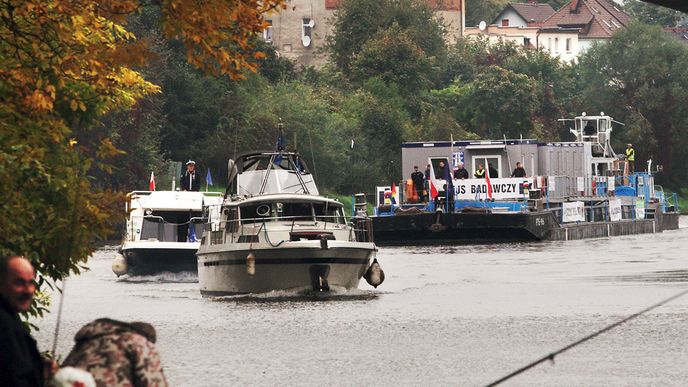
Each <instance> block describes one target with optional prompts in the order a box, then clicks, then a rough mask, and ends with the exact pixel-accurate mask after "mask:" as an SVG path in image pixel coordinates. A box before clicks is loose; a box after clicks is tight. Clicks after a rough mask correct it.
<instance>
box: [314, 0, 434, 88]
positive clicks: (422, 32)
mask: <svg viewBox="0 0 688 387" xmlns="http://www.w3.org/2000/svg"><path fill="white" fill-rule="evenodd" d="M371 15H374V17H371ZM392 25H397V26H398V28H399V29H400V30H403V31H406V35H407V36H408V37H409V38H410V39H411V40H412V42H413V43H415V45H416V46H418V47H419V48H420V49H421V50H422V52H423V53H424V55H425V56H427V57H435V58H437V60H441V59H442V58H444V56H445V50H446V48H445V44H444V34H445V28H444V26H443V25H442V23H441V21H440V20H438V19H436V18H435V14H434V11H433V10H432V9H431V8H430V7H429V6H428V4H427V3H426V2H424V1H421V0H381V1H379V0H347V1H345V2H343V3H342V5H341V6H340V8H339V9H338V10H337V14H336V16H335V19H334V24H333V31H332V34H331V35H330V36H329V37H328V40H327V51H328V52H329V53H330V58H331V61H332V63H334V65H335V66H336V67H337V68H338V69H339V70H340V71H342V72H343V73H344V74H348V73H349V72H350V70H351V65H352V63H353V62H354V61H355V60H356V57H357V56H359V55H360V53H361V50H362V48H363V47H364V45H365V44H366V42H367V41H369V40H370V39H373V38H374V37H375V36H378V34H379V32H380V31H383V30H386V29H388V28H390V27H391V26H392Z"/></svg>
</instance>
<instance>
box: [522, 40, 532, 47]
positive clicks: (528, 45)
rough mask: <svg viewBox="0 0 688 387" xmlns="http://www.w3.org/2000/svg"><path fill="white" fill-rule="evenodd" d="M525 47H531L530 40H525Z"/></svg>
mask: <svg viewBox="0 0 688 387" xmlns="http://www.w3.org/2000/svg"><path fill="white" fill-rule="evenodd" d="M523 45H524V46H525V47H530V38H523Z"/></svg>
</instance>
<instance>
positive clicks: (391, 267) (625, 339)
mask: <svg viewBox="0 0 688 387" xmlns="http://www.w3.org/2000/svg"><path fill="white" fill-rule="evenodd" d="M681 221H682V224H684V225H685V222H686V218H685V217H683V218H682V219H681ZM115 252H116V247H106V248H102V249H100V250H99V251H98V252H97V253H96V254H95V256H94V257H93V258H92V259H91V260H90V261H89V266H90V268H91V270H90V271H89V272H87V273H85V274H84V275H82V276H80V277H77V278H73V279H70V280H69V282H68V286H67V294H66V298H65V309H64V316H63V320H62V332H61V333H60V339H59V343H58V344H59V345H58V351H59V353H60V354H62V355H63V356H64V355H66V353H67V352H68V351H69V348H70V347H71V340H72V339H71V338H72V337H73V335H74V334H75V333H76V331H77V330H78V329H79V327H81V326H82V325H83V324H85V323H87V322H88V321H91V320H93V319H96V318H100V317H106V316H107V317H112V318H117V319H122V320H143V321H149V322H151V323H153V324H154V325H155V327H156V328H157V330H158V337H159V339H158V344H157V345H158V349H159V350H160V352H161V355H162V360H163V364H164V366H165V372H166V375H167V376H168V379H169V380H170V382H171V383H172V385H177V386H226V385H251V386H254V385H259V386H262V385H265V386H273V385H308V386H322V385H343V386H351V385H375V386H417V385H482V384H485V383H488V382H490V381H492V380H495V379H497V378H499V377H501V376H503V375H505V374H507V373H509V372H511V371H513V370H514V369H516V368H519V367H521V366H523V365H525V364H527V363H528V362H530V361H532V360H534V359H537V358H539V357H541V356H544V355H545V354H547V353H550V352H552V351H554V350H556V349H559V348H561V347H562V346H564V345H567V344H569V343H571V342H573V341H575V340H577V339H579V338H581V337H583V336H586V335H587V334H590V333H592V332H594V331H596V330H598V329H600V328H602V327H604V326H606V325H607V324H610V323H612V322H614V321H617V320H618V319H621V318H623V317H625V316H628V315H630V314H632V313H634V312H637V311H638V310H641V309H643V308H645V307H647V306H649V305H651V304H654V303H655V302H657V301H659V300H661V299H663V298H666V297H668V296H670V295H672V294H675V293H678V292H679V291H681V290H683V289H684V288H687V287H688V284H687V282H688V258H686V257H688V229H685V228H684V229H681V230H677V231H670V232H665V233H662V234H656V235H637V236H627V237H616V238H610V239H606V238H604V239H594V240H585V241H571V242H541V243H516V244H487V245H473V246H422V247H406V248H401V247H398V248H381V249H380V251H379V254H378V260H379V261H380V263H381V265H382V267H383V269H384V270H385V273H386V280H385V283H384V284H382V286H380V287H379V288H378V289H372V288H371V287H370V286H368V285H367V284H366V283H365V281H361V286H360V289H358V290H355V291H348V292H347V291H343V292H335V293H333V294H321V293H314V294H305V295H304V294H299V293H290V292H272V293H267V294H260V295H247V296H229V297H211V298H203V297H201V296H200V294H199V292H198V284H197V282H196V281H197V277H196V276H195V274H192V273H178V274H170V273H165V274H161V275H157V276H144V277H132V278H128V277H122V278H119V279H118V278H116V277H115V276H114V275H113V274H112V273H111V272H110V263H111V259H112V257H114V254H115ZM55 301H57V299H56V300H55ZM55 305H56V303H55ZM55 315H56V313H52V314H50V315H49V316H47V317H46V318H45V319H43V320H41V321H39V325H40V326H41V328H42V330H41V331H40V332H39V333H38V334H37V338H38V340H39V343H40V346H41V349H47V348H50V347H51V346H52V335H53V333H54V327H55ZM687 322H688V300H686V299H679V300H677V301H675V302H672V303H670V304H668V305H665V306H663V307H661V308H659V309H657V310H656V311H653V312H651V313H649V314H647V315H645V316H643V317H640V318H638V319H636V320H633V321H631V322H629V323H627V324H625V325H623V326H621V327H619V328H617V329H615V330H613V331H611V332H609V333H606V334H604V335H602V336H600V337H598V338H596V339H594V340H593V341H591V342H588V343H586V344H584V345H581V346H580V347H577V348H574V349H573V350H571V351H570V352H567V353H565V354H563V355H560V356H559V357H557V359H556V362H555V363H554V364H553V365H552V364H545V365H541V366H538V367H537V368H535V369H532V370H530V371H528V372H527V373H525V374H523V375H521V376H518V377H517V378H515V379H513V380H512V382H511V383H510V385H524V386H532V385H542V386H551V385H567V386H568V385H579V386H590V385H684V384H685V381H686V380H688V370H687V369H686V367H685V364H687V363H688V351H686V348H688V324H687Z"/></svg>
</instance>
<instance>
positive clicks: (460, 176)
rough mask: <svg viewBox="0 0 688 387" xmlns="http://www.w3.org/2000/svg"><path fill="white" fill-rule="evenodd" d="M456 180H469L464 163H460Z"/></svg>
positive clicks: (455, 172)
mask: <svg viewBox="0 0 688 387" xmlns="http://www.w3.org/2000/svg"><path fill="white" fill-rule="evenodd" d="M454 179H468V171H467V170H466V168H464V166H463V164H462V163H459V168H458V169H457V170H455V171H454Z"/></svg>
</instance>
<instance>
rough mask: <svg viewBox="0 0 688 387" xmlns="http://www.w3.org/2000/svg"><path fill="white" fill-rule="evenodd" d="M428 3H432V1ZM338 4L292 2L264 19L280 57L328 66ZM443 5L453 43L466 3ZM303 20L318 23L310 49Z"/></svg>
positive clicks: (456, 0)
mask: <svg viewBox="0 0 688 387" xmlns="http://www.w3.org/2000/svg"><path fill="white" fill-rule="evenodd" d="M428 1H429V2H430V3H431V4H432V0H428ZM339 3H340V0H289V1H288V2H287V3H286V5H287V8H286V9H284V10H279V11H277V12H274V13H272V14H269V15H266V17H265V19H266V20H269V21H271V22H272V32H271V36H272V39H271V43H272V45H273V46H274V47H275V49H276V50H277V52H278V53H279V55H281V56H282V57H285V58H288V59H291V60H294V61H296V63H297V64H299V65H304V66H316V67H317V66H321V65H323V64H325V63H326V62H327V55H326V54H325V53H324V52H321V51H322V49H323V48H324V46H325V39H326V37H327V36H329V35H330V34H331V33H332V21H333V20H334V15H335V12H336V10H337V7H338V5H339ZM444 4H445V5H444V6H443V7H442V9H441V10H438V11H437V16H438V17H441V18H442V19H443V20H444V22H445V24H447V27H448V28H447V30H448V33H447V36H446V39H447V42H448V43H450V44H451V43H454V42H455V41H456V40H457V39H458V38H459V37H461V36H462V31H463V28H462V27H463V22H464V13H463V12H462V10H463V7H464V3H463V1H460V0H451V1H448V2H446V3H444ZM304 18H309V19H311V20H313V21H314V22H315V26H314V27H313V28H312V31H311V43H310V45H308V46H306V45H304V44H303V42H302V36H303V27H302V25H303V19H304ZM264 36H265V34H264Z"/></svg>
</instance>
